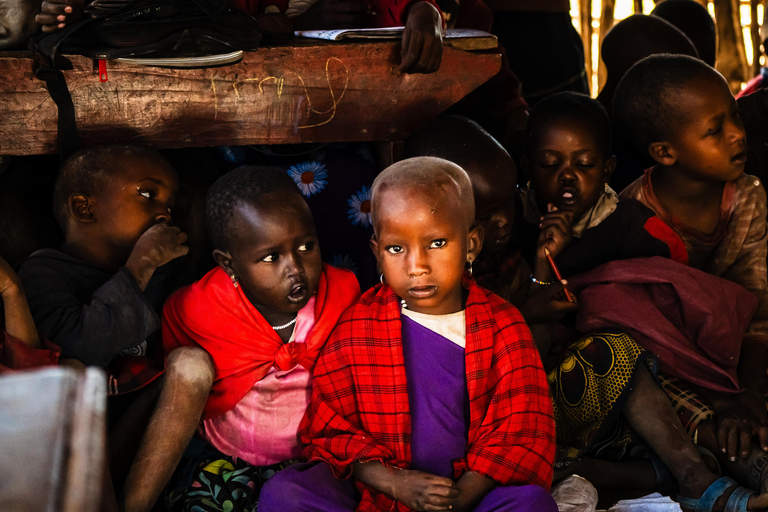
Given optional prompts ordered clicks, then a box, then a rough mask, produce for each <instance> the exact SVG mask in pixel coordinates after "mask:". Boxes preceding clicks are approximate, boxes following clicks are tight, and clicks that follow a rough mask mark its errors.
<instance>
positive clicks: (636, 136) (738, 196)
mask: <svg viewBox="0 0 768 512" xmlns="http://www.w3.org/2000/svg"><path fill="white" fill-rule="evenodd" d="M614 112H615V117H616V124H617V128H618V130H619V131H620V132H622V133H623V134H624V136H625V137H626V138H627V140H630V141H633V143H634V144H635V146H636V148H637V150H642V151H645V152H647V153H649V154H650V155H651V157H653V159H654V160H655V161H656V162H657V164H656V165H655V166H654V167H652V168H650V169H648V170H646V171H645V174H644V176H643V177H642V178H640V179H638V180H637V181H636V182H635V183H633V184H632V185H631V186H630V187H628V188H627V189H626V190H624V191H623V192H622V197H626V198H632V199H636V200H638V201H640V202H642V203H643V204H644V205H646V206H648V207H649V208H651V209H652V210H653V211H654V213H655V214H656V215H657V216H658V218H659V219H661V220H662V221H664V222H665V223H666V224H667V225H668V226H669V227H670V228H671V229H673V230H674V232H675V233H677V234H678V235H679V237H680V238H681V239H682V240H683V242H684V244H685V250H686V252H687V259H688V262H689V264H690V265H691V266H692V267H694V268H698V269H701V270H704V271H705V272H707V273H710V274H714V275H716V276H720V277H723V278H725V279H727V280H730V281H733V282H735V283H737V284H739V285H741V286H743V287H744V288H746V289H747V290H749V291H750V292H752V294H754V295H755V296H756V297H757V298H758V306H757V310H756V312H755V314H754V316H753V317H752V323H751V327H750V328H749V330H748V332H747V334H746V336H745V337H744V340H743V342H742V346H741V355H740V358H739V362H740V364H739V368H738V370H739V382H740V384H741V386H742V388H743V391H742V392H740V393H736V394H724V393H716V392H713V391H711V390H700V391H701V395H702V399H703V400H704V401H705V403H708V404H709V405H711V406H712V408H713V409H714V418H712V419H710V420H708V421H705V422H702V423H701V424H700V425H699V428H698V442H699V444H701V445H703V446H706V447H708V448H709V449H710V450H712V451H713V452H715V453H716V454H717V455H718V456H720V458H721V463H722V464H724V467H725V468H726V469H727V470H728V471H729V472H731V473H733V474H735V475H736V476H737V478H738V479H739V480H740V481H742V482H743V483H747V482H749V483H750V486H751V487H752V488H753V489H755V490H760V491H762V492H765V491H766V490H768V478H766V476H768V472H766V471H764V468H765V465H766V461H768V455H766V454H764V452H765V451H768V426H766V425H768V415H767V414H766V404H765V398H764V396H765V390H766V387H765V373H766V367H768V348H766V343H768V278H767V277H766V252H767V249H766V240H768V227H767V226H766V197H765V191H764V189H763V187H762V186H761V183H760V181H759V180H757V179H756V178H755V177H753V176H749V175H745V174H743V171H744V165H745V160H746V151H745V149H746V140H745V134H744V129H743V126H742V123H741V120H740V118H739V114H738V108H737V105H736V101H735V100H734V98H733V96H732V95H731V92H730V90H729V88H728V84H727V83H726V81H725V79H724V78H723V77H722V76H721V75H720V74H719V73H718V72H717V71H715V70H714V69H712V68H711V67H709V66H707V65H706V64H704V63H703V62H701V61H700V60H697V59H693V58H690V57H684V56H671V55H656V56H652V57H649V58H647V59H644V60H642V61H641V62H639V63H637V64H636V65H635V66H633V67H632V69H631V70H630V71H628V72H627V75H626V76H625V79H624V80H622V82H621V84H620V86H619V87H618V88H617V91H616V97H615V101H614Z"/></svg>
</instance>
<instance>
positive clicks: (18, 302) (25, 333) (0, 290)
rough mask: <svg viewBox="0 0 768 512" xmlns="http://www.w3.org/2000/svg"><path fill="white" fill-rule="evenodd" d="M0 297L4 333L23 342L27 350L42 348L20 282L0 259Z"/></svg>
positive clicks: (14, 273)
mask: <svg viewBox="0 0 768 512" xmlns="http://www.w3.org/2000/svg"><path fill="white" fill-rule="evenodd" d="M0 295H2V297H3V311H4V313H5V332H7V333H8V334H10V335H11V336H13V337H14V338H16V339H18V340H21V341H23V342H24V343H26V344H27V346H29V348H34V349H39V348H43V345H42V343H41V342H40V337H39V336H38V334H37V328H36V327H35V322H34V320H32V313H30V311H29V305H28V304H27V297H26V296H25V295H24V288H22V286H21V280H20V279H19V276H18V275H16V272H14V271H13V269H12V268H11V266H10V265H8V263H7V262H6V261H5V260H4V259H3V258H0Z"/></svg>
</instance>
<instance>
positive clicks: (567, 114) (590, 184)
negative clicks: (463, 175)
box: [520, 92, 681, 282]
mask: <svg viewBox="0 0 768 512" xmlns="http://www.w3.org/2000/svg"><path fill="white" fill-rule="evenodd" d="M610 149H611V124H610V120H609V119H608V114H607V113H606V112H605V109H603V108H602V106H601V105H600V103H599V102H597V101H596V100H594V99H592V98H590V97H589V96H586V95H583V94H577V93H569V92H564V93H558V94H555V95H552V96H550V97H548V98H546V99H544V100H542V101H541V102H540V103H539V104H537V105H536V108H534V109H533V111H531V116H530V118H529V120H528V127H527V129H526V152H525V155H524V157H523V159H522V164H523V168H524V169H525V172H526V174H527V175H528V176H529V177H530V181H529V183H528V187H527V188H524V189H522V190H521V191H520V196H521V202H522V207H523V215H524V218H525V220H526V221H527V222H528V223H529V224H530V225H531V226H534V228H533V229H531V228H527V229H526V231H527V233H526V234H525V235H523V238H524V241H523V242H522V243H523V244H525V245H526V246H529V247H531V248H533V247H534V246H536V243H535V242H534V240H536V239H538V237H539V233H540V229H543V230H547V229H549V231H548V232H549V234H550V235H551V236H553V237H556V238H558V240H557V242H558V243H559V242H560V239H563V240H562V242H563V244H562V247H563V248H564V249H566V248H567V249H566V250H565V251H564V253H563V254H562V255H561V256H560V257H559V258H558V260H557V263H558V266H559V267H560V270H561V272H562V274H563V276H565V277H569V276H571V275H573V274H577V273H579V272H583V271H585V270H589V269H592V268H594V267H596V266H598V265H600V264H602V263H606V262H608V261H613V260H616V259H625V258H637V257H643V256H657V255H658V256H665V257H672V258H673V259H677V260H680V258H681V256H679V255H678V252H679V249H680V247H679V245H680V244H679V239H678V237H677V236H676V235H675V234H674V232H672V231H671V230H670V229H669V228H668V227H667V226H666V225H665V224H664V223H662V222H659V221H658V219H654V214H653V211H651V210H650V209H649V208H647V207H645V206H643V205H642V204H640V203H638V202H637V201H621V202H620V201H619V199H618V196H617V195H616V192H614V191H613V189H612V188H611V187H610V186H609V185H608V182H609V181H610V179H611V175H612V173H613V170H614V168H615V166H616V157H615V156H613V155H611V153H610ZM652 219H654V220H652ZM529 259H530V260H531V261H534V260H535V258H533V257H529ZM544 263H545V264H544V265H543V266H542V268H543V269H544V270H545V271H546V269H548V268H549V265H547V264H546V262H544ZM534 277H537V276H536V275H534ZM537 278H538V277H537ZM534 282H535V281H534Z"/></svg>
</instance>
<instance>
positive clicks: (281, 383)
mask: <svg viewBox="0 0 768 512" xmlns="http://www.w3.org/2000/svg"><path fill="white" fill-rule="evenodd" d="M314 311H315V298H314V297H312V298H311V299H310V300H309V302H308V303H307V305H306V306H304V307H303V308H301V310H299V313H298V314H297V319H296V327H295V328H294V331H293V335H292V336H291V341H290V342H289V343H304V341H305V339H306V338H307V335H308V334H309V332H310V331H311V330H312V327H313V326H314V324H315V318H314ZM311 376H312V374H311V373H310V372H309V371H308V370H307V369H306V368H304V367H303V366H301V365H296V366H294V367H293V368H291V369H290V370H277V369H275V368H274V367H273V368H272V369H271V370H270V371H269V373H268V374H267V375H266V376H265V377H264V378H263V379H261V380H260V381H258V382H257V383H256V384H254V386H253V388H252V389H251V390H250V391H249V392H248V394H246V395H245V397H243V399H242V400H240V402H238V403H237V405H235V407H233V408H232V409H230V410H229V411H227V412H225V413H224V414H221V415H219V416H216V417H215V418H213V419H207V420H204V421H203V425H202V427H200V431H199V433H200V435H201V436H202V437H203V439H205V440H206V441H208V442H209V443H211V444H212V445H213V446H214V447H215V448H216V449H217V450H219V451H220V452H221V453H223V454H225V455H230V456H232V457H237V458H239V459H242V460H244V461H245V462H247V463H249V464H252V465H254V466H267V465H270V464H276V463H278V462H281V461H284V460H289V459H296V458H299V457H300V456H301V451H302V447H301V444H300V443H299V439H298V434H297V430H298V428H299V423H300V422H301V418H302V417H303V416H304V412H305V411H306V410H307V406H308V404H309V394H310V390H311V387H310V386H311Z"/></svg>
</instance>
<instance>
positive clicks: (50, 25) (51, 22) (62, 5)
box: [35, 0, 85, 33]
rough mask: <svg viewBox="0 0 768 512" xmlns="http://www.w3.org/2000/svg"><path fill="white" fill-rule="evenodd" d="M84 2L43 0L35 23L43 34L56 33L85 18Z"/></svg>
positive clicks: (82, 0)
mask: <svg viewBox="0 0 768 512" xmlns="http://www.w3.org/2000/svg"><path fill="white" fill-rule="evenodd" d="M84 8H85V2H84V0H43V3H42V5H41V8H40V12H39V13H38V14H37V16H35V21H36V22H37V23H38V24H39V25H42V30H43V32H46V33H48V32H56V31H57V30H60V29H62V28H64V27H65V26H66V25H67V24H70V25H71V24H72V23H74V22H75V21H77V20H79V19H80V18H81V17H82V16H83V10H84Z"/></svg>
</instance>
